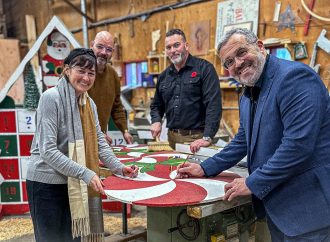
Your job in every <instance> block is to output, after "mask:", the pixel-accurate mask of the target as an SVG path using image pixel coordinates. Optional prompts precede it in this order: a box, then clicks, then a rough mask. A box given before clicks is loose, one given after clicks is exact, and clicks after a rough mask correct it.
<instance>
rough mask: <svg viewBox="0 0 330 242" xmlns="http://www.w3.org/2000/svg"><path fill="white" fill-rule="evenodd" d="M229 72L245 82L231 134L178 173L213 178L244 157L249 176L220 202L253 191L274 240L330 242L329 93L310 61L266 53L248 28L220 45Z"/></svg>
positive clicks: (257, 208) (258, 212) (228, 187)
mask: <svg viewBox="0 0 330 242" xmlns="http://www.w3.org/2000/svg"><path fill="white" fill-rule="evenodd" d="M217 51H218V54H219V57H220V59H221V61H222V63H223V65H224V67H225V68H226V69H227V70H228V71H229V73H230V75H231V76H233V77H234V78H235V79H236V80H238V81H239V82H241V83H242V84H243V85H244V86H245V90H244V93H243V95H242V96H241V99H240V127H239V130H238V133H237V134H236V136H235V137H234V139H233V140H232V141H231V142H230V143H229V144H228V145H227V146H226V147H225V148H224V149H223V150H222V151H221V152H219V153H218V154H216V155H214V156H213V157H211V158H209V159H207V160H205V161H204V162H202V163H201V165H198V164H194V163H187V162H186V163H185V164H182V165H180V166H179V167H178V175H177V177H178V178H183V177H190V176H195V177H196V176H197V177H200V176H216V175H217V174H219V173H221V172H222V171H223V170H226V169H228V168H230V167H232V166H234V165H235V164H236V163H237V162H239V161H240V160H241V159H242V158H243V157H244V156H246V155H247V161H248V170H249V174H250V175H249V176H248V177H247V178H237V179H235V180H234V181H233V182H231V183H229V184H227V185H226V186H225V191H226V193H225V196H224V200H229V201H231V200H232V199H233V198H235V197H237V196H247V195H250V194H252V201H253V205H254V208H255V212H256V215H257V217H266V218H267V223H268V226H269V229H270V233H271V237H272V241H274V242H280V241H283V242H289V241H290V242H293V241H295V242H298V241H299V242H303V241H313V242H314V241H315V242H316V241H317V242H320V241H330V98H329V93H328V91H327V89H326V87H325V86H324V84H323V82H322V80H321V79H320V78H319V76H318V75H317V74H316V73H315V72H314V71H313V70H312V69H311V68H309V67H308V66H306V65H304V64H302V63H299V62H294V61H286V60H281V59H278V58H276V57H274V56H272V55H268V54H267V52H266V50H265V48H264V46H263V43H262V42H261V41H260V40H258V38H257V36H255V35H254V34H253V33H252V32H251V31H248V30H246V29H234V30H231V31H229V32H227V34H226V35H225V37H224V38H223V40H222V41H221V42H220V43H219V45H218V49H217Z"/></svg>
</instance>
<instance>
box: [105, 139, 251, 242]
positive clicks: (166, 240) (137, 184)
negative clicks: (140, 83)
mask: <svg viewBox="0 0 330 242" xmlns="http://www.w3.org/2000/svg"><path fill="white" fill-rule="evenodd" d="M113 149H114V151H115V154H116V156H117V157H118V158H119V159H120V160H121V161H122V162H123V163H125V164H126V165H137V166H139V170H140V172H139V175H138V177H136V178H133V179H132V178H128V177H122V176H111V177H108V178H106V179H105V180H104V181H103V182H104V184H105V193H106V195H107V196H108V197H109V198H111V199H115V200H118V201H121V202H124V203H127V204H133V205H134V204H136V205H142V206H146V207H147V234H148V242H184V241H197V242H206V241H211V238H213V239H214V241H219V242H220V241H225V240H224V239H226V241H229V239H233V241H235V240H234V239H235V238H236V239H237V240H239V241H240V242H247V241H248V238H249V229H248V228H249V225H250V224H251V222H252V221H253V220H254V215H253V211H252V206H251V199H250V197H242V198H239V199H236V200H234V201H233V202H227V201H223V200H222V197H223V195H224V186H225V184H226V183H228V182H231V181H232V180H233V179H235V178H237V177H241V176H242V174H243V176H244V174H245V175H247V174H246V173H247V172H246V170H242V168H234V170H228V171H225V172H223V173H221V174H220V175H219V176H217V177H213V178H187V179H175V176H176V167H177V165H179V164H181V163H183V162H184V161H185V160H186V159H187V154H182V153H179V152H175V151H173V152H168V151H167V152H148V151H147V148H146V147H145V146H141V145H137V146H128V147H113ZM238 174H240V175H238ZM221 238H223V240H221Z"/></svg>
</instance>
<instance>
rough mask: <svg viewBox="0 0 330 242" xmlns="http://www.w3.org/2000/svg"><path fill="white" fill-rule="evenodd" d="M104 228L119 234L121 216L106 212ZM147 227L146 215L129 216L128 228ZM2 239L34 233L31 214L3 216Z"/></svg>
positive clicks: (0, 230)
mask: <svg viewBox="0 0 330 242" xmlns="http://www.w3.org/2000/svg"><path fill="white" fill-rule="evenodd" d="M103 216H104V229H105V231H107V232H109V233H110V234H117V233H120V232H121V229H122V222H121V221H122V219H121V217H117V216H112V215H111V214H104V215H103ZM140 226H142V227H144V228H146V227H147V219H146V218H144V217H133V218H128V228H129V229H131V228H134V227H140ZM0 228H1V229H0V241H2V240H8V239H12V238H17V237H21V236H23V235H26V234H33V226H32V220H31V218H30V217H29V216H26V217H23V218H13V217H3V218H2V219H0Z"/></svg>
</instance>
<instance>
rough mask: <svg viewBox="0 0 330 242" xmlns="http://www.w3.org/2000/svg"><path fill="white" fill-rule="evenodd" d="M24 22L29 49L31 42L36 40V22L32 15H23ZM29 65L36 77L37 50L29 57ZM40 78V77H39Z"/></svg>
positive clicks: (37, 73)
mask: <svg viewBox="0 0 330 242" xmlns="http://www.w3.org/2000/svg"><path fill="white" fill-rule="evenodd" d="M25 23H26V34H27V42H28V47H29V50H30V49H31V48H32V46H33V44H34V43H35V42H36V40H37V31H36V22H35V18H34V16H33V15H25ZM30 62H31V65H32V68H33V71H34V75H35V76H36V77H38V76H39V71H38V70H39V66H40V65H39V58H38V52H37V53H36V55H34V56H33V57H32V59H31V61H30ZM39 78H41V77H39Z"/></svg>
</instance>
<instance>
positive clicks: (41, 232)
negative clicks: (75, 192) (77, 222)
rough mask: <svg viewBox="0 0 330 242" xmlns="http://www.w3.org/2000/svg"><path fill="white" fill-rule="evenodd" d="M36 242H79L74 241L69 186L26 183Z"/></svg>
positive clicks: (77, 239)
mask: <svg viewBox="0 0 330 242" xmlns="http://www.w3.org/2000/svg"><path fill="white" fill-rule="evenodd" d="M26 188H27V193H28V200H29V207H30V213H31V217H32V222H33V228H34V236H35V239H36V242H69V241H70V242H72V241H75V242H78V241H80V238H76V239H72V233H71V213H70V206H69V197H68V186H67V184H46V183H41V182H35V181H29V180H27V181H26Z"/></svg>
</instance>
